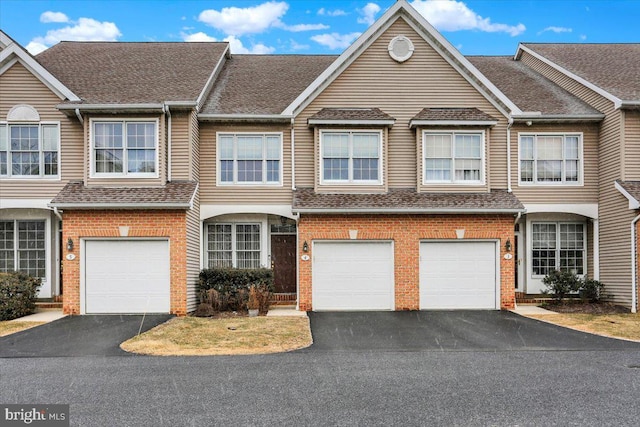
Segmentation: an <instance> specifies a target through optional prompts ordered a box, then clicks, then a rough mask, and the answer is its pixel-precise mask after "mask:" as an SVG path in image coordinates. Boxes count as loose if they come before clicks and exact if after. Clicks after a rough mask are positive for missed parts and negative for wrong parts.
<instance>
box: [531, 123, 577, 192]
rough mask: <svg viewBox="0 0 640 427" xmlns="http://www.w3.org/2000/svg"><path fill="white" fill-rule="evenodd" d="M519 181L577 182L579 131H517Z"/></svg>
mask: <svg viewBox="0 0 640 427" xmlns="http://www.w3.org/2000/svg"><path fill="white" fill-rule="evenodd" d="M519 154H520V183H521V184H579V183H580V181H581V179H582V161H581V160H582V137H581V135H579V134H567V135H559V134H536V135H529V134H521V135H520V150H519Z"/></svg>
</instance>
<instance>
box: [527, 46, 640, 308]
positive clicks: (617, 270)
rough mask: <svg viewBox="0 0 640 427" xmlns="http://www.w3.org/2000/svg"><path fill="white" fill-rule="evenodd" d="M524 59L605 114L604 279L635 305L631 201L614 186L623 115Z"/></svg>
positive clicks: (601, 165) (620, 298)
mask: <svg viewBox="0 0 640 427" xmlns="http://www.w3.org/2000/svg"><path fill="white" fill-rule="evenodd" d="M521 60H522V62H523V63H525V64H527V65H528V66H530V67H531V68H533V69H534V70H536V71H538V72H539V73H541V74H542V75H544V76H545V77H547V78H549V79H550V80H552V81H553V82H555V83H556V84H558V85H560V86H561V87H563V88H564V89H566V90H568V91H569V92H571V93H572V94H574V95H576V96H578V97H579V98H580V99H582V100H583V101H585V102H587V103H588V104H590V105H591V106H592V107H594V108H596V109H597V110H598V111H600V112H602V113H604V114H605V116H606V117H605V119H604V120H603V121H602V122H601V124H600V133H599V137H600V141H599V153H598V154H599V158H598V170H599V185H598V191H599V201H598V216H599V222H600V280H601V281H602V282H604V283H605V285H606V288H605V290H606V293H607V294H608V295H609V296H610V298H611V299H612V300H613V301H614V302H617V303H622V304H625V305H627V306H629V305H630V304H631V292H632V291H631V271H632V270H631V262H632V258H631V237H630V232H631V231H630V230H631V227H630V223H631V220H632V219H633V212H632V211H630V210H629V209H628V206H629V204H628V201H627V199H626V198H625V197H624V196H622V194H620V192H618V191H617V190H616V189H615V187H614V182H615V180H616V179H620V178H621V177H622V176H621V173H622V167H623V165H622V162H621V159H622V146H621V137H622V123H623V118H622V113H621V111H620V110H616V109H615V108H614V105H613V102H611V101H609V100H608V99H606V98H604V97H603V96H601V95H599V94H597V93H596V92H594V91H593V90H591V89H589V88H587V87H585V86H583V85H582V84H580V83H578V82H576V81H575V80H573V79H570V78H569V77H567V76H565V75H564V74H562V73H561V72H559V71H557V70H555V69H554V68H552V67H551V66H549V65H547V64H545V63H544V62H542V61H540V60H539V59H537V58H535V57H533V56H531V55H529V54H527V53H523V55H522V57H521Z"/></svg>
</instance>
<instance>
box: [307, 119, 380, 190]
mask: <svg viewBox="0 0 640 427" xmlns="http://www.w3.org/2000/svg"><path fill="white" fill-rule="evenodd" d="M326 133H348V134H350V135H353V134H357V133H375V134H378V142H379V144H378V171H379V173H378V179H377V180H357V181H355V180H353V144H352V141H353V140H352V139H351V138H349V179H346V180H344V179H324V165H323V163H324V162H323V159H324V158H323V156H322V152H323V151H322V149H323V144H324V142H323V141H324V137H323V135H324V134H326ZM383 137H384V135H383V132H382V131H381V130H376V129H327V130H321V131H320V135H319V138H320V145H319V152H318V161H319V171H320V185H356V186H357V185H383V184H384V164H385V163H384V149H383V147H384V140H383Z"/></svg>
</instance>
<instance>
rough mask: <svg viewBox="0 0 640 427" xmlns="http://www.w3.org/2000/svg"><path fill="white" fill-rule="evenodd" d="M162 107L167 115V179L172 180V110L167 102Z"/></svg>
mask: <svg viewBox="0 0 640 427" xmlns="http://www.w3.org/2000/svg"><path fill="white" fill-rule="evenodd" d="M162 109H163V110H164V113H165V114H166V115H167V181H169V182H171V111H170V110H169V106H168V105H167V104H164V106H163V108H162Z"/></svg>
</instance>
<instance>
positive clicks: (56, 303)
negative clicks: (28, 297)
mask: <svg viewBox="0 0 640 427" xmlns="http://www.w3.org/2000/svg"><path fill="white" fill-rule="evenodd" d="M36 308H37V309H56V310H62V295H57V296H55V297H53V298H38V299H37V300H36Z"/></svg>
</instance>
